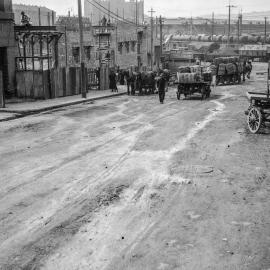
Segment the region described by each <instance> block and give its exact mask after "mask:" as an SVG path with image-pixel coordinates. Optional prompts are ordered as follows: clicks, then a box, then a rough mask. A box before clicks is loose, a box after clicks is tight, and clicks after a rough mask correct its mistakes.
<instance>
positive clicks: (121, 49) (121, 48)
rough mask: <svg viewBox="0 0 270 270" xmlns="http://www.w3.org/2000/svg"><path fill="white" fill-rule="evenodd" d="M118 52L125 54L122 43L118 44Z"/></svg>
mask: <svg viewBox="0 0 270 270" xmlns="http://www.w3.org/2000/svg"><path fill="white" fill-rule="evenodd" d="M118 52H119V53H120V54H122V53H123V43H122V42H119V43H118Z"/></svg>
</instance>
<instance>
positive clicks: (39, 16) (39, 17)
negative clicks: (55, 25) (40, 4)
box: [38, 8, 41, 26]
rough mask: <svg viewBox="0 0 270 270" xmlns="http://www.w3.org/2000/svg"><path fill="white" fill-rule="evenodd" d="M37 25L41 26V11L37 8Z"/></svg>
mask: <svg viewBox="0 0 270 270" xmlns="http://www.w3.org/2000/svg"><path fill="white" fill-rule="evenodd" d="M38 25H39V26H41V9H40V8H38Z"/></svg>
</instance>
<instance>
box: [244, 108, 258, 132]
mask: <svg viewBox="0 0 270 270" xmlns="http://www.w3.org/2000/svg"><path fill="white" fill-rule="evenodd" d="M247 123H248V128H249V130H250V132H251V133H253V134H256V133H258V132H259V130H260V128H261V126H262V113H261V111H260V110H259V109H258V108H256V107H252V108H251V109H250V110H249V113H248V116H247Z"/></svg>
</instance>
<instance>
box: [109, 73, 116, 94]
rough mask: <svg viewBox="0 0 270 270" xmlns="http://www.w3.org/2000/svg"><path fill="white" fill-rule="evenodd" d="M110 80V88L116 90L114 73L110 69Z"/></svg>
mask: <svg viewBox="0 0 270 270" xmlns="http://www.w3.org/2000/svg"><path fill="white" fill-rule="evenodd" d="M109 80H110V86H109V87H110V89H111V90H112V92H118V89H117V85H116V73H115V72H114V71H113V70H112V71H111V72H110V75H109Z"/></svg>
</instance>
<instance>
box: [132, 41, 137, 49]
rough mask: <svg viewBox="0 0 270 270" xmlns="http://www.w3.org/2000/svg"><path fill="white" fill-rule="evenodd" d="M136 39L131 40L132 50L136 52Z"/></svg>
mask: <svg viewBox="0 0 270 270" xmlns="http://www.w3.org/2000/svg"><path fill="white" fill-rule="evenodd" d="M135 46H136V41H132V42H131V51H132V52H135Z"/></svg>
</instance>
